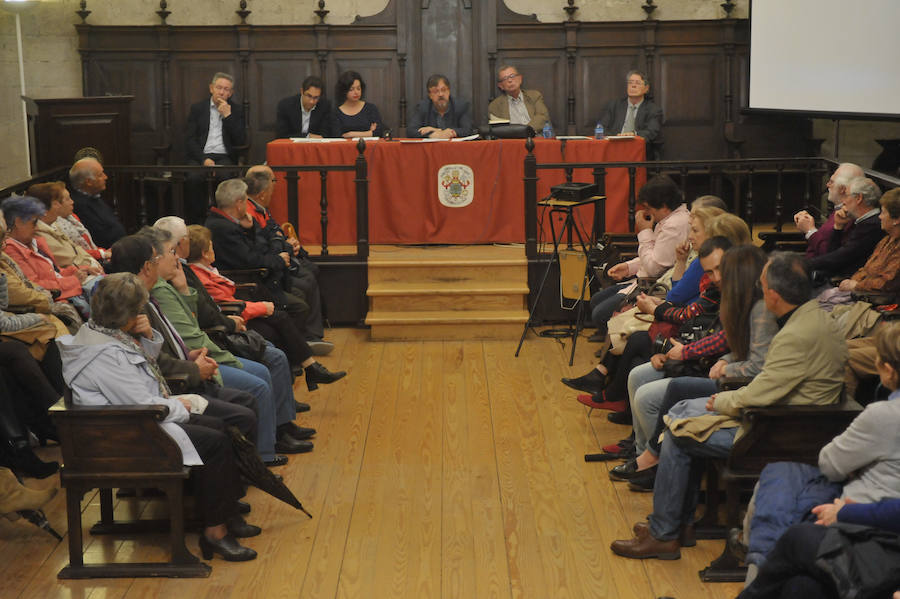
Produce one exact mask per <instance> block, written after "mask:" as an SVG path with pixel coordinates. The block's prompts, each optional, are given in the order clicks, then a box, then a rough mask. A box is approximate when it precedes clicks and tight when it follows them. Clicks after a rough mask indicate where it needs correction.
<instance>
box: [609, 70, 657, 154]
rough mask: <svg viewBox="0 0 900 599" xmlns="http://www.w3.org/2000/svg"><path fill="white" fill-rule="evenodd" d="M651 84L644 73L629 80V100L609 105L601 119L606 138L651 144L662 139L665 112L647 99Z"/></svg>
mask: <svg viewBox="0 0 900 599" xmlns="http://www.w3.org/2000/svg"><path fill="white" fill-rule="evenodd" d="M649 91H650V80H649V79H647V76H646V75H644V74H643V73H641V72H640V71H629V72H628V75H626V76H625V97H624V98H619V99H618V100H613V101H612V102H610V103H609V104H607V105H606V108H605V109H604V110H603V112H602V113H601V115H600V122H601V123H602V124H603V131H604V133H605V134H606V135H638V136H640V137H643V138H644V139H645V140H646V141H647V143H648V144H650V143H651V142H654V141H658V140H659V139H660V130H661V129H662V122H663V112H662V108H660V107H659V106H657V105H656V104H654V103H653V102H651V101H650V100H648V99H647V98H646V96H647V93H648V92H649Z"/></svg>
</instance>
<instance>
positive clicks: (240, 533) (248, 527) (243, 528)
mask: <svg viewBox="0 0 900 599" xmlns="http://www.w3.org/2000/svg"><path fill="white" fill-rule="evenodd" d="M225 526H227V527H228V533H229V534H230V535H232V536H234V537H236V538H238V539H246V538H249V537H255V536H256V535H258V534H259V533H261V532H262V529H261V528H260V527H259V526H253V525H252V524H247V521H246V520H244V518H243V517H242V516H240V515H237V516H231V517H230V518H228V520H226V521H225Z"/></svg>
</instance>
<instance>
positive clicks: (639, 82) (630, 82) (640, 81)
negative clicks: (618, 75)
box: [625, 79, 646, 85]
mask: <svg viewBox="0 0 900 599" xmlns="http://www.w3.org/2000/svg"><path fill="white" fill-rule="evenodd" d="M625 83H627V84H628V85H646V84H645V83H644V80H643V79H629V80H628V81H626V82H625Z"/></svg>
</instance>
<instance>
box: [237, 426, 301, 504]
mask: <svg viewBox="0 0 900 599" xmlns="http://www.w3.org/2000/svg"><path fill="white" fill-rule="evenodd" d="M228 434H229V435H231V446H232V448H233V449H234V462H235V464H236V465H237V468H238V470H239V471H240V473H241V474H243V475H244V477H245V478H246V479H247V480H249V481H250V482H251V483H252V484H253V486H255V487H256V488H258V489H259V490H261V491H265V492H266V493H268V494H269V495H271V496H272V497H274V498H275V499H280V500H281V501H283V502H285V503H286V504H288V505H290V506H293V507H295V508H297V509H298V510H300V511H301V512H303V513H304V514H306V515H307V516H309V517H310V518H312V514H310V513H309V512H307V511H306V509H305V508H304V507H303V504H302V503H300V501H299V500H298V499H297V498H296V497H295V496H294V494H293V492H291V490H290V489H288V488H287V487H286V486H285V484H284V483H283V482H282V481H280V480H278V479H277V478H276V477H275V475H274V474H272V473H271V472H270V471H269V469H268V468H266V465H265V464H263V461H262V460H261V459H260V457H259V454H258V453H256V447H254V445H253V444H252V443H251V442H250V441H248V440H247V437H245V436H244V435H242V434H241V431H239V430H238V429H237V428H236V427H234V426H229V427H228Z"/></svg>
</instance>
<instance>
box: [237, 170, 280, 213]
mask: <svg viewBox="0 0 900 599" xmlns="http://www.w3.org/2000/svg"><path fill="white" fill-rule="evenodd" d="M244 181H245V182H246V183H247V195H248V196H250V198H252V199H253V201H254V202H256V203H257V204H259V205H260V206H262V207H264V208H268V207H269V203H270V202H271V201H272V193H274V191H275V185H274V184H275V173H274V172H273V171H272V169H271V168H270V167H269V166H268V165H265V164H257V165H254V166H251V167H250V168H249V169H247V175H246V176H245V177H244Z"/></svg>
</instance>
